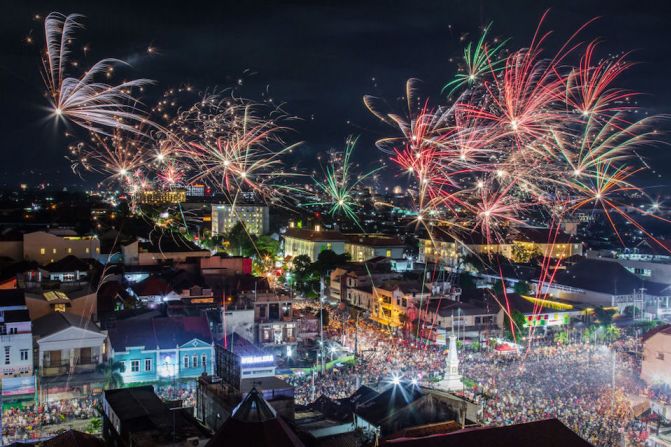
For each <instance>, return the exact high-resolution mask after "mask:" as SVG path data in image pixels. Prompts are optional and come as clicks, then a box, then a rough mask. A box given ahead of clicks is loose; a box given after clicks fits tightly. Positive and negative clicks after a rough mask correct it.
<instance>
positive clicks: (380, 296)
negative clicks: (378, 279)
mask: <svg viewBox="0 0 671 447" xmlns="http://www.w3.org/2000/svg"><path fill="white" fill-rule="evenodd" d="M429 299H431V289H430V287H429V286H428V285H426V284H423V283H421V282H417V281H399V280H389V281H385V282H384V283H382V284H381V285H378V286H373V308H372V312H371V316H370V317H371V319H372V320H373V321H376V322H378V323H380V324H383V325H387V326H393V327H400V326H403V325H404V324H405V322H406V321H408V320H410V321H412V320H414V319H415V317H416V316H417V310H418V309H419V308H420V307H421V306H422V304H424V303H426V301H427V300H429Z"/></svg>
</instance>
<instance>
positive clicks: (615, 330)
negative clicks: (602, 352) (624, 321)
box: [606, 324, 622, 341]
mask: <svg viewBox="0 0 671 447" xmlns="http://www.w3.org/2000/svg"><path fill="white" fill-rule="evenodd" d="M621 334H622V332H621V331H620V328H619V327H617V326H615V325H614V324H611V325H609V326H607V327H606V337H607V338H608V340H609V341H613V340H617V339H618V338H620V335H621Z"/></svg>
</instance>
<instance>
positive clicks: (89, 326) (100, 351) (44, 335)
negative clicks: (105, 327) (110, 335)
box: [33, 312, 107, 377]
mask: <svg viewBox="0 0 671 447" xmlns="http://www.w3.org/2000/svg"><path fill="white" fill-rule="evenodd" d="M33 336H34V338H35V341H36V345H37V359H38V360H37V363H38V366H39V375H40V377H53V376H64V375H72V374H84V373H91V372H94V371H95V370H96V367H97V366H98V365H100V364H102V363H103V361H104V358H105V340H106V339H107V334H106V333H105V332H104V331H101V330H100V328H98V326H97V325H96V324H95V323H93V322H92V321H90V320H87V319H85V318H83V317H81V316H79V315H75V314H71V313H67V312H54V313H50V314H48V315H45V316H43V317H41V318H38V319H36V320H34V321H33Z"/></svg>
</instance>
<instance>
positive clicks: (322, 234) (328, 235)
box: [284, 228, 347, 241]
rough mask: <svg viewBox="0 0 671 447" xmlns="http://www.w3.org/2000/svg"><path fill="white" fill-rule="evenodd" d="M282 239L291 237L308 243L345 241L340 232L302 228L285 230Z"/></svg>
mask: <svg viewBox="0 0 671 447" xmlns="http://www.w3.org/2000/svg"><path fill="white" fill-rule="evenodd" d="M284 237H293V238H296V239H304V240H308V241H345V240H346V239H347V238H346V236H345V235H344V234H342V233H341V232H340V231H332V230H319V231H316V230H308V229H303V228H287V231H286V233H284Z"/></svg>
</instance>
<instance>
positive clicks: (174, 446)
mask: <svg viewBox="0 0 671 447" xmlns="http://www.w3.org/2000/svg"><path fill="white" fill-rule="evenodd" d="M102 408H103V430H102V431H103V439H104V441H105V445H107V446H115V447H131V446H171V447H182V446H183V447H202V446H204V445H205V444H206V443H207V441H208V439H209V437H210V433H209V432H208V431H207V430H206V429H205V427H203V426H202V425H201V424H200V423H198V421H196V420H195V419H194V418H193V416H191V415H190V414H189V412H188V410H185V409H183V408H182V407H176V408H171V407H169V406H168V405H167V404H165V403H164V402H163V401H161V399H160V398H159V397H158V396H157V395H156V393H154V388H153V387H152V386H150V385H149V386H139V387H134V388H121V389H116V390H105V392H104V393H103V397H102Z"/></svg>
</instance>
